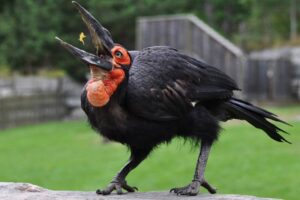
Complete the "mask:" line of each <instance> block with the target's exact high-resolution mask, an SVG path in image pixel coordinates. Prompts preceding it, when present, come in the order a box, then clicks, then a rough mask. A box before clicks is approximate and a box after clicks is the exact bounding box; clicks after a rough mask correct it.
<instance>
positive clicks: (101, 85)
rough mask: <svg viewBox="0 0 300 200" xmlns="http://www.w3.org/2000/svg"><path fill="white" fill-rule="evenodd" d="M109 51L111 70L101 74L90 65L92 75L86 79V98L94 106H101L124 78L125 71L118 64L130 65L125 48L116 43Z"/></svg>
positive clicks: (107, 100)
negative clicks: (112, 66)
mask: <svg viewBox="0 0 300 200" xmlns="http://www.w3.org/2000/svg"><path fill="white" fill-rule="evenodd" d="M111 53H112V56H113V59H112V63H113V65H114V68H113V70H112V71H110V72H108V73H105V74H103V72H101V70H99V69H98V68H97V67H95V66H91V67H90V68H91V75H92V77H91V79H90V80H89V81H88V84H87V87H86V90H87V99H88V101H89V103H90V104H92V105H93V106H94V107H103V106H105V105H106V104H107V103H108V102H109V100H110V97H111V96H112V95H113V94H114V92H115V91H116V90H117V88H118V86H119V85H120V84H121V83H122V81H123V80H124V78H125V72H124V71H123V69H121V67H120V65H130V62H131V60H130V56H129V54H128V52H127V50H126V49H124V48H123V47H121V46H119V45H116V46H115V47H114V48H113V49H112V50H111ZM120 53H121V54H120Z"/></svg>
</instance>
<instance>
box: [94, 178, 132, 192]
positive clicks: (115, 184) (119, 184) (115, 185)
mask: <svg viewBox="0 0 300 200" xmlns="http://www.w3.org/2000/svg"><path fill="white" fill-rule="evenodd" d="M122 188H123V189H125V190H126V191H127V192H135V191H137V190H138V189H137V187H131V186H129V185H127V183H126V181H125V180H124V181H112V182H111V183H110V184H109V185H108V186H107V187H106V188H105V189H104V190H100V189H98V190H97V191H96V193H97V194H102V195H109V194H110V193H111V192H112V191H114V190H116V191H117V194H123V191H122Z"/></svg>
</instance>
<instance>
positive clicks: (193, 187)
mask: <svg viewBox="0 0 300 200" xmlns="http://www.w3.org/2000/svg"><path fill="white" fill-rule="evenodd" d="M200 186H202V187H204V188H206V189H207V190H208V192H209V193H211V194H215V193H216V192H217V190H216V189H215V188H213V187H212V186H210V185H209V184H208V182H206V181H205V180H202V181H198V180H197V181H196V180H194V181H192V183H190V184H189V185H187V186H185V187H181V188H172V189H171V190H170V192H174V193H175V194H177V195H187V196H195V195H197V194H198V193H199V189H200Z"/></svg>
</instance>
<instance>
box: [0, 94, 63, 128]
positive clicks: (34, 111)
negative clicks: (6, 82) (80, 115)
mask: <svg viewBox="0 0 300 200" xmlns="http://www.w3.org/2000/svg"><path fill="white" fill-rule="evenodd" d="M0 113H1V116H0V129H3V128H8V127H14V126H18V125H23V124H32V123H39V122H44V121H51V120H59V119H62V118H64V117H65V116H66V114H67V108H66V105H65V103H64V99H63V96H62V95H59V94H56V93H52V94H51V93H50V94H42V93H41V94H31V95H26V96H10V97H4V98H0Z"/></svg>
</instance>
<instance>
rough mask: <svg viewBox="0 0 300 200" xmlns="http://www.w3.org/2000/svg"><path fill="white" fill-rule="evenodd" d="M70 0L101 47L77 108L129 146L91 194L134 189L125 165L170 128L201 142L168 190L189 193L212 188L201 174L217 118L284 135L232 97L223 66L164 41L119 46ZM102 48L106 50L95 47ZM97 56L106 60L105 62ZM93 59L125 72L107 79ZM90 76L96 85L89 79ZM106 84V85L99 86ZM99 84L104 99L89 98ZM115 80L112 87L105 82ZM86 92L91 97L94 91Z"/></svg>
mask: <svg viewBox="0 0 300 200" xmlns="http://www.w3.org/2000/svg"><path fill="white" fill-rule="evenodd" d="M74 4H75V5H76V7H77V8H78V9H79V11H80V13H81V15H82V16H83V19H84V21H85V22H86V24H87V26H88V27H89V29H90V30H91V31H92V37H94V38H93V39H94V40H95V41H97V42H96V46H97V49H98V50H100V51H98V54H99V55H97V56H93V59H96V60H99V62H93V63H90V65H93V68H91V71H92V72H93V73H95V74H98V75H95V77H94V79H93V78H92V80H91V81H89V82H88V83H87V85H86V86H85V87H84V89H83V92H82V95H81V106H82V109H83V110H84V111H85V113H86V115H87V117H88V120H89V122H90V124H91V126H92V127H93V128H94V129H95V130H96V131H97V132H99V133H100V134H101V135H103V136H105V137H107V138H109V139H110V140H113V141H117V142H120V143H123V144H125V145H127V146H128V147H129V149H130V151H131V157H130V159H129V162H128V163H127V164H126V165H125V166H124V167H123V168H122V169H121V171H120V172H119V173H118V174H117V175H116V177H115V178H114V179H113V181H112V182H111V184H110V185H108V187H107V188H106V189H104V190H98V192H97V193H98V194H110V193H111V192H112V191H113V190H116V191H117V193H118V194H121V193H122V190H121V189H122V188H123V189H125V190H127V191H129V192H133V191H134V190H135V188H134V187H130V186H129V185H127V183H126V181H125V178H126V176H127V175H128V173H129V172H130V171H131V170H133V169H134V168H135V167H137V166H138V165H139V163H141V162H142V161H143V160H144V159H145V158H146V157H147V156H148V155H149V153H150V152H151V151H152V150H153V149H154V148H155V147H156V146H157V145H159V144H160V143H163V142H169V141H171V140H172V138H174V137H177V136H178V137H184V138H190V139H192V140H194V141H195V143H199V144H200V143H201V149H200V155H199V158H198V162H197V165H196V170H195V175H194V179H193V180H192V182H191V183H190V184H189V185H187V186H186V187H182V188H173V189H172V190H171V191H173V192H175V193H177V194H181V195H196V194H197V193H198V191H199V187H200V186H203V187H205V188H206V189H207V190H208V191H209V192H210V193H215V192H216V190H215V189H214V188H213V187H212V186H211V185H210V184H209V183H208V182H207V181H206V180H205V178H204V170H205V166H206V162H207V159H208V155H209V150H210V148H211V145H212V144H213V143H214V141H216V140H217V138H218V135H219V131H220V127H219V122H220V121H227V120H230V119H240V120H246V121H248V122H249V123H250V124H252V125H253V126H255V127H256V128H259V129H261V130H263V131H264V132H265V133H266V134H267V135H268V136H269V137H271V138H272V139H274V140H276V141H279V142H282V141H286V140H285V139H284V138H283V137H282V136H281V135H280V134H279V132H280V131H283V130H281V129H280V128H278V127H277V126H275V125H274V124H272V123H271V122H270V121H268V120H271V121H272V120H273V121H278V122H283V121H282V120H280V119H279V118H278V117H277V116H276V115H274V114H272V113H271V112H268V111H266V110H264V109H262V108H259V107H256V106H254V105H252V104H250V103H248V102H246V101H243V100H240V99H236V98H234V97H233V91H234V90H238V86H237V85H236V83H235V81H234V80H232V79H231V78H230V77H229V76H227V75H226V74H225V73H223V72H222V71H220V70H218V69H217V68H215V67H213V66H210V65H208V64H206V63H205V62H203V61H199V60H196V59H194V58H192V57H189V56H187V55H184V54H182V53H180V52H179V51H177V50H176V49H174V48H170V47H165V46H156V47H149V48H145V49H143V50H141V51H129V52H127V50H125V49H124V48H123V47H121V46H119V45H115V44H112V40H111V39H109V40H106V39H105V38H110V34H108V33H109V32H108V31H107V30H106V29H104V28H103V27H102V26H101V24H100V23H99V22H98V21H97V20H95V19H94V18H93V17H92V16H91V14H90V13H88V12H87V11H86V10H85V9H84V8H82V7H81V6H80V5H79V4H77V3H74ZM103 38H104V39H103ZM101 39H103V41H101ZM60 41H61V40H60ZM102 43H103V44H102ZM61 44H62V45H63V46H64V47H65V48H67V49H68V50H69V51H70V52H71V53H72V54H74V55H79V57H80V59H81V60H82V61H84V62H85V63H89V62H90V59H89V58H88V57H86V56H85V55H88V54H86V53H82V52H83V51H82V50H80V51H79V50H78V49H77V48H75V47H73V46H71V45H68V44H66V43H65V42H63V41H61ZM101 48H102V50H101ZM103 48H104V49H103ZM109 48H111V49H109ZM101 52H102V53H103V52H104V53H105V55H101ZM108 52H110V53H109V55H107V53H108ZM115 52H117V53H118V54H115ZM127 54H128V56H127V57H126V55H127ZM104 59H108V60H104ZM110 62H111V64H109V63H110ZM95 63H96V64H95ZM97 63H106V64H105V67H104V66H101V64H99V65H98V64H97ZM95 65H96V67H98V68H100V69H105V70H110V69H111V70H112V71H114V70H115V69H117V72H118V73H117V74H119V75H120V72H122V73H123V72H124V79H123V78H122V81H121V83H119V82H114V81H115V80H114V79H110V80H106V79H105V78H107V76H106V75H105V76H104V75H103V73H106V74H108V73H109V72H104V71H103V70H102V71H101V70H100V71H99V70H97V69H96V68H95ZM93 70H96V71H95V72H94V71H93ZM120 70H121V71H120ZM122 73H121V75H122ZM114 76H116V75H114ZM108 77H111V75H108ZM103 79H105V80H103ZM118 80H119V79H118ZM95 81H96V83H97V84H98V85H97V84H96V85H92V86H91V84H92V83H95ZM105 81H106V82H105ZM107 81H108V82H107ZM104 82H105V83H104ZM112 83H113V84H112ZM105 84H108V85H109V87H107V88H105ZM100 86H101V87H102V89H103V87H104V89H105V90H99V91H101V94H102V93H103V94H105V95H106V96H100V97H99V98H100V99H101V100H103V99H106V100H107V97H108V96H107V95H108V94H110V95H111V96H110V97H109V99H108V100H109V101H107V102H105V104H101V106H96V105H95V104H94V103H91V101H89V95H88V94H89V92H90V93H91V92H92V93H93V92H94V91H98V90H97V89H98V88H99V87H100ZM115 87H116V90H114V89H112V88H115ZM105 91H106V92H105ZM107 91H108V92H107ZM112 91H113V92H112ZM93 94H94V93H93ZM90 98H92V99H93V101H95V100H94V99H95V98H94V97H90ZM283 123H285V122H283ZM286 142H287V141H286Z"/></svg>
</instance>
